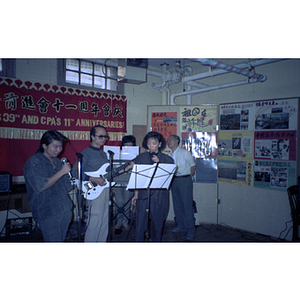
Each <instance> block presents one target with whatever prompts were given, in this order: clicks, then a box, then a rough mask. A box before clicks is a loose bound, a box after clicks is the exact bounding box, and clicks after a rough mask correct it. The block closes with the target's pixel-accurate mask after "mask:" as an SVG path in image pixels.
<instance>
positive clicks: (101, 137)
mask: <svg viewBox="0 0 300 300" xmlns="http://www.w3.org/2000/svg"><path fill="white" fill-rule="evenodd" d="M95 137H97V138H99V139H106V140H107V139H108V135H95Z"/></svg>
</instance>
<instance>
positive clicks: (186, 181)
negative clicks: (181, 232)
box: [171, 176, 195, 236]
mask: <svg viewBox="0 0 300 300" xmlns="http://www.w3.org/2000/svg"><path fill="white" fill-rule="evenodd" d="M171 191H172V199H173V206H174V213H175V217H176V223H177V224H178V227H179V228H181V229H185V230H186V232H187V236H194V234H195V221H194V210H193V181H192V178H191V177H190V176H187V177H174V179H173V182H172V185H171Z"/></svg>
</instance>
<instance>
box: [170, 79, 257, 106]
mask: <svg viewBox="0 0 300 300" xmlns="http://www.w3.org/2000/svg"><path fill="white" fill-rule="evenodd" d="M254 82H259V81H258V80H257V79H253V80H252V81H249V80H248V79H246V80H242V81H236V82H230V83H225V84H222V85H216V86H211V87H207V88H203V89H199V90H192V91H188V92H182V93H178V94H172V95H171V96H170V105H175V104H176V103H175V101H174V99H175V98H176V97H179V96H188V95H190V96H192V95H197V94H201V93H205V92H210V91H213V90H219V89H225V88H228V87H233V86H240V85H245V84H249V83H254Z"/></svg>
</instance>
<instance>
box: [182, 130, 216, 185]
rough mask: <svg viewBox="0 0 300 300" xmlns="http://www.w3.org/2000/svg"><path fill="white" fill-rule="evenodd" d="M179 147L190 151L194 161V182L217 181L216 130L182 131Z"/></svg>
mask: <svg viewBox="0 0 300 300" xmlns="http://www.w3.org/2000/svg"><path fill="white" fill-rule="evenodd" d="M181 147H182V148H185V149H186V150H188V151H189V152H191V154H192V156H193V157H194V159H195V162H196V166H197V167H196V173H195V177H194V179H195V182H202V183H216V182H217V156H218V150H217V132H182V133H181Z"/></svg>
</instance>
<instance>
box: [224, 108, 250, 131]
mask: <svg viewBox="0 0 300 300" xmlns="http://www.w3.org/2000/svg"><path fill="white" fill-rule="evenodd" d="M254 115H255V106H254V103H253V102H251V103H229V104H223V105H220V131H221V130H229V131H233V130H241V131H253V130H254Z"/></svg>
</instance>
